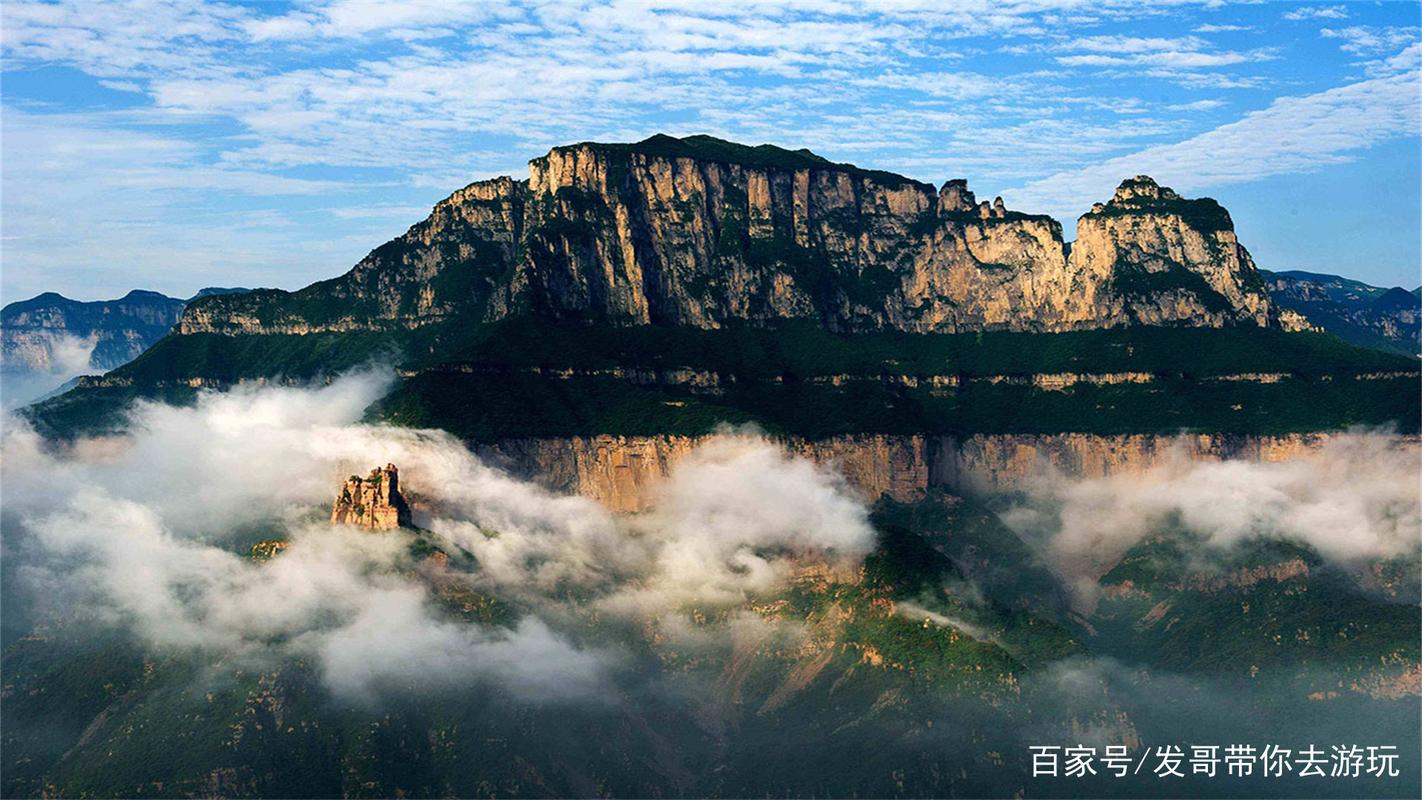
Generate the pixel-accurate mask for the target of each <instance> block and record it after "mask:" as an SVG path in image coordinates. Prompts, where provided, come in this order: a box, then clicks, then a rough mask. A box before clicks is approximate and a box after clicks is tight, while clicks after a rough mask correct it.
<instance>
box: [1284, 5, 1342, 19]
mask: <svg viewBox="0 0 1422 800" xmlns="http://www.w3.org/2000/svg"><path fill="white" fill-rule="evenodd" d="M1347 18H1348V9H1347V7H1346V6H1341V5H1339V6H1321V5H1312V6H1300V7H1298V8H1296V9H1294V10H1293V11H1289V12H1287V13H1285V14H1284V19H1287V20H1292V21H1295V22H1297V21H1299V20H1305V19H1347Z"/></svg>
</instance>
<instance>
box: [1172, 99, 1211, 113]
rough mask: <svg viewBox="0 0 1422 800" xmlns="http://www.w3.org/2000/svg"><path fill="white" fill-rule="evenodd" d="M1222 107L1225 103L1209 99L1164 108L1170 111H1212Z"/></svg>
mask: <svg viewBox="0 0 1422 800" xmlns="http://www.w3.org/2000/svg"><path fill="white" fill-rule="evenodd" d="M1224 105H1225V101H1223V100H1213V99H1211V100H1195V101H1193V102H1189V103H1176V104H1175V105H1170V106H1166V108H1167V109H1169V110H1170V111H1213V110H1214V109H1216V108H1223V107H1224Z"/></svg>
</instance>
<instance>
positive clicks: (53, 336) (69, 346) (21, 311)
mask: <svg viewBox="0 0 1422 800" xmlns="http://www.w3.org/2000/svg"><path fill="white" fill-rule="evenodd" d="M245 291H248V290H247V289H237V288H217V287H210V288H207V289H203V290H202V291H200V292H198V293H197V294H195V295H193V296H192V297H189V298H187V299H180V298H176V297H168V296H167V295H163V294H159V293H158V292H150V291H145V290H142V289H135V290H133V291H131V292H129V293H128V294H126V295H124V296H123V297H120V298H118V299H117V300H95V301H91V302H85V301H80V300H71V299H69V298H67V297H65V296H63V295H60V294H56V293H55V292H45V293H44V294H41V295H37V296H35V297H32V298H30V299H28V300H20V301H18V302H14V303H10V304H8V305H6V306H5V307H4V308H3V309H0V376H3V379H4V388H5V392H6V395H7V397H6V399H5V405H6V407H13V406H14V405H16V404H17V403H19V402H26V401H28V400H31V399H33V398H34V397H37V396H38V395H39V394H40V393H43V392H46V391H49V390H51V389H54V388H56V387H57V386H59V385H60V384H62V383H64V382H65V381H67V380H69V379H71V378H73V377H74V376H75V375H78V374H81V373H87V372H106V371H108V370H111V369H113V368H115V367H118V366H121V365H123V364H126V363H128V362H129V361H132V360H133V359H134V358H135V357H137V356H138V354H140V353H142V352H143V351H145V350H147V349H148V348H149V347H151V346H152V345H153V343H154V342H156V341H158V340H159V339H161V338H163V337H164V336H166V335H168V332H169V331H170V330H172V328H173V325H174V324H176V323H177V321H178V317H179V315H180V314H182V311H183V309H184V308H185V307H186V306H187V305H188V304H189V303H191V302H192V301H194V300H196V299H198V298H199V297H207V296H209V295H218V294H234V293H240V292H245Z"/></svg>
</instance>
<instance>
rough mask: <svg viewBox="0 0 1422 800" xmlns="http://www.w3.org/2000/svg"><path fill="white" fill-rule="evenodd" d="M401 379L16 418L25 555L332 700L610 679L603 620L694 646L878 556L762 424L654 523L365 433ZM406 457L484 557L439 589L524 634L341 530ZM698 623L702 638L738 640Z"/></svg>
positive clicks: (447, 539)
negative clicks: (739, 611) (283, 670)
mask: <svg viewBox="0 0 1422 800" xmlns="http://www.w3.org/2000/svg"><path fill="white" fill-rule="evenodd" d="M387 385H388V384H387V383H386V380H385V378H383V377H381V374H380V373H376V372H371V373H365V374H360V375H354V376H349V377H346V378H342V379H340V380H338V381H336V382H335V383H333V384H331V385H329V386H324V387H317V388H295V387H252V386H247V387H241V388H238V389H234V390H232V391H230V392H227V393H220V394H219V393H205V394H203V395H201V396H200V397H199V399H198V401H197V403H196V405H194V406H192V407H172V406H167V405H163V404H155V403H141V404H139V405H138V406H136V407H135V408H134V410H133V412H132V416H131V421H130V427H129V433H128V435H126V436H124V437H119V438H107V439H96V440H81V441H79V442H77V443H76V444H75V445H73V446H72V447H70V448H68V449H65V450H62V451H60V452H55V451H53V450H51V449H50V448H48V447H47V446H45V445H44V444H43V443H42V442H40V440H39V439H38V437H36V436H35V435H34V434H33V433H32V432H31V431H29V430H28V429H27V428H26V427H25V426H23V425H21V424H18V423H16V422H15V421H14V420H12V419H8V418H7V419H6V420H5V430H4V438H3V443H2V444H0V453H3V457H0V478H3V480H0V491H3V497H0V499H3V507H4V515H3V517H0V524H3V525H4V526H5V530H4V535H5V537H6V548H7V550H6V558H7V559H8V558H15V559H17V560H18V561H17V563H18V564H19V565H20V566H19V567H17V574H19V575H20V576H21V580H22V581H23V584H24V586H25V587H27V588H28V589H29V590H31V591H32V592H33V596H34V597H35V598H36V599H37V600H39V601H40V602H42V603H49V604H50V607H49V609H48V610H50V611H57V612H59V613H62V614H64V615H66V616H71V617H79V618H93V619H94V620H95V621H97V622H101V623H105V624H109V625H115V626H120V627H123V628H125V629H128V630H131V631H132V632H133V633H135V634H136V635H137V636H139V637H141V638H142V639H143V640H145V641H146V642H148V643H150V644H151V645H153V646H155V647H159V648H169V649H176V650H180V651H190V652H195V653H210V654H214V655H216V656H217V657H220V658H231V659H238V660H239V661H240V660H251V661H253V662H254V663H259V664H262V663H269V662H270V660H271V659H281V658H286V657H292V656H296V657H304V658H311V659H314V661H315V663H316V664H317V665H318V666H319V668H320V669H321V671H322V674H323V675H324V676H325V679H326V682H327V685H328V686H329V687H330V688H331V689H332V690H333V691H335V692H337V693H340V694H342V695H344V696H349V697H356V698H360V697H369V696H375V695H380V694H382V693H384V692H388V691H411V690H416V691H423V690H427V689H430V688H433V687H441V688H447V687H451V686H461V685H465V684H468V683H471V682H493V683H496V684H497V685H498V686H500V687H502V688H504V689H507V690H509V691H513V692H516V693H518V694H520V695H522V696H527V697H530V698H538V699H545V700H546V699H562V698H571V697H589V696H592V695H595V694H598V693H600V692H602V691H603V690H605V689H606V685H605V682H606V680H607V678H608V676H609V674H610V672H611V671H613V670H615V669H617V668H618V665H619V663H620V662H621V659H622V655H621V654H620V653H619V652H618V646H617V644H616V643H615V642H608V643H607V644H606V645H605V646H600V647H598V648H589V647H585V646H582V645H579V644H578V643H577V642H578V640H579V639H580V638H581V636H582V632H584V631H589V630H592V629H593V627H595V626H596V625H597V624H599V621H605V620H609V619H611V620H620V621H623V622H624V623H627V624H629V625H630V626H631V627H632V628H639V627H640V626H642V625H645V624H657V625H665V626H666V630H667V631H669V634H668V635H679V634H677V633H676V632H677V631H679V630H682V628H681V627H680V626H682V625H683V623H681V622H678V618H679V617H680V616H682V615H683V614H684V612H685V608H686V607H687V606H693V607H696V608H702V609H708V608H714V607H725V608H734V607H736V606H739V605H741V604H743V603H744V602H746V601H747V600H749V599H753V598H755V597H757V596H759V595H761V594H763V593H766V592H771V591H775V590H776V589H777V588H778V587H779V586H780V585H782V582H783V581H785V580H786V579H788V578H789V577H790V575H791V573H792V571H793V569H794V568H795V565H796V564H799V563H803V562H804V561H805V560H807V559H808V560H809V561H810V562H811V563H816V564H818V563H824V562H826V561H829V562H830V563H836V564H838V563H842V564H844V565H846V566H853V565H854V564H855V563H857V560H858V559H859V558H861V557H862V556H863V555H864V554H865V553H866V552H867V551H868V550H869V549H870V548H872V546H873V534H872V532H871V530H870V528H869V526H868V522H867V511H866V510H865V508H864V507H863V505H862V504H861V503H860V502H859V501H858V500H856V499H855V498H854V496H853V494H852V493H851V492H850V491H849V490H848V489H847V487H846V485H845V482H844V479H843V478H842V477H839V476H838V475H836V474H834V473H832V472H829V471H826V470H825V469H823V468H821V467H818V466H816V465H814V464H811V463H810V462H808V461H805V460H802V459H798V458H791V457H788V456H786V455H785V454H783V453H781V452H780V450H779V449H778V448H777V447H776V446H775V445H772V444H770V443H768V442H766V441H765V440H764V439H762V438H761V437H759V436H757V435H755V434H753V433H750V432H740V433H727V434H725V435H723V436H721V437H718V438H716V439H713V440H712V441H710V442H709V443H707V444H706V445H705V446H704V448H703V449H701V450H700V451H698V452H696V453H693V454H692V455H691V457H690V458H689V459H688V460H687V461H686V462H685V463H684V464H683V465H681V466H679V467H678V468H677V469H676V470H675V471H674V472H673V474H672V475H671V476H670V478H669V479H668V481H667V483H666V485H665V487H664V489H663V491H662V492H661V494H660V495H659V496H658V499H657V502H656V504H655V506H654V509H653V510H652V511H651V512H649V513H648V514H646V515H643V516H640V517H637V518H634V519H625V518H618V517H614V516H613V515H612V514H610V513H609V512H607V511H606V510H604V509H603V508H602V507H601V506H599V505H597V504H596V503H594V502H593V501H591V500H587V499H585V498H581V497H559V496H555V495H552V494H550V493H548V492H547V491H545V490H543V489H540V488H538V487H537V486H534V485H532V484H529V483H524V482H521V481H518V480H515V479H513V478H511V477H509V476H508V475H506V474H504V473H502V472H499V471H497V470H495V469H492V468H490V467H488V466H485V465H484V464H483V463H481V462H480V461H479V460H478V459H477V458H475V457H474V456H473V454H472V453H470V451H469V450H468V449H466V448H465V447H464V446H463V445H462V444H461V443H459V442H458V441H457V440H455V439H454V438H453V437H451V436H449V435H447V434H444V433H442V432H438V431H417V430H409V429H401V428H392V427H386V426H378V425H363V424H359V423H357V422H356V420H357V419H359V417H360V415H361V413H362V411H363V409H364V408H365V407H366V406H367V405H368V404H369V403H370V402H371V401H372V400H373V399H374V398H376V397H378V396H379V395H380V394H382V393H383V391H384V389H385V387H386V386H387ZM387 461H393V462H395V463H397V464H398V465H399V466H400V468H401V483H402V486H403V488H404V490H405V492H406V493H407V495H408V496H409V497H411V498H412V499H413V501H414V504H415V506H416V522H417V523H419V524H421V525H422V526H423V527H425V528H426V529H427V530H429V531H431V532H432V535H433V536H435V537H436V539H437V541H439V542H441V543H442V544H443V545H444V546H445V547H446V548H447V549H448V550H449V551H450V552H451V553H454V554H456V556H457V554H458V553H459V552H460V548H463V549H465V550H467V551H469V552H470V553H472V555H473V556H474V558H475V559H476V562H471V563H477V566H472V565H465V564H463V562H461V561H460V560H459V559H458V558H457V557H456V558H453V559H451V562H450V566H449V567H448V569H447V570H446V571H445V572H444V573H442V574H441V577H440V578H439V581H442V582H445V583H449V582H453V583H454V584H455V585H459V586H463V587H466V588H470V589H474V590H476V591H482V592H486V593H489V594H491V595H493V596H496V597H500V598H502V599H504V600H506V601H510V602H512V603H513V604H514V607H516V608H518V609H520V616H519V619H518V621H517V623H516V624H513V625H511V626H508V627H503V626H481V625H477V624H473V623H468V622H463V621H456V620H454V619H451V618H450V617H449V616H448V615H447V614H445V613H444V612H442V611H441V610H440V608H439V606H438V604H437V603H436V602H434V599H433V596H432V591H433V589H432V588H431V587H432V586H433V585H434V584H432V583H431V582H429V581H426V580H421V579H419V578H418V575H419V574H420V568H419V567H418V565H415V564H413V563H411V561H410V556H409V555H408V547H409V545H410V541H409V539H408V536H409V534H408V533H404V532H400V533H389V534H372V533H366V532H361V531H358V530H353V529H344V528H334V527H332V526H330V525H329V524H327V523H326V522H325V519H324V514H325V513H326V509H328V508H329V502H330V500H331V497H332V494H333V493H334V491H335V490H336V488H338V487H339V485H340V482H341V481H342V480H343V479H344V477H345V476H346V475H349V474H351V473H359V472H363V471H364V470H365V469H366V468H367V467H368V466H369V465H370V464H373V463H374V464H379V463H385V462H387ZM274 536H275V537H283V538H286V539H287V541H288V546H287V547H286V549H285V550H284V551H283V552H281V553H280V554H279V555H278V556H276V557H275V558H273V559H271V560H270V561H268V562H266V563H257V562H254V561H252V560H251V559H248V558H245V557H243V556H242V555H238V553H240V552H241V549H242V548H243V547H244V546H247V545H250V543H251V542H252V541H253V540H255V539H257V538H266V537H274ZM570 596H576V597H578V600H576V601H572V600H570V599H569V597H570ZM733 627H734V626H733ZM685 633H686V635H688V636H691V637H692V638H694V639H695V640H696V641H698V642H700V644H701V645H708V644H709V642H710V639H716V638H719V637H727V636H730V637H734V636H735V635H738V634H737V630H735V629H727V630H720V629H716V630H705V629H703V630H701V631H699V632H697V631H692V630H690V629H687V630H686V631H685ZM708 637H710V638H708ZM599 641H607V640H606V637H601V638H600V639H599Z"/></svg>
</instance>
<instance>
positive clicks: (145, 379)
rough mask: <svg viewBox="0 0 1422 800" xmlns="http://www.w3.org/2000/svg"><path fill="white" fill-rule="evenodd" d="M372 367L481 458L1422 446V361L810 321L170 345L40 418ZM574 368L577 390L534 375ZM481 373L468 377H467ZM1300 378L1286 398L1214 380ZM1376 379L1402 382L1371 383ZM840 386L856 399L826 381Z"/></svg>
mask: <svg viewBox="0 0 1422 800" xmlns="http://www.w3.org/2000/svg"><path fill="white" fill-rule="evenodd" d="M372 362H382V363H389V364H395V365H397V366H399V367H401V368H402V369H404V370H407V371H411V372H415V373H416V374H415V375H414V376H413V377H409V378H406V379H404V380H403V381H402V382H401V383H400V384H399V385H398V386H397V388H396V389H395V390H394V391H393V392H392V393H391V395H390V396H388V397H387V398H385V399H384V400H383V401H381V402H380V403H378V404H377V405H376V406H375V407H374V408H372V409H371V415H372V417H373V418H378V419H386V420H390V421H393V422H397V423H400V424H405V425H416V426H433V427H442V428H446V429H448V430H450V431H452V432H454V433H456V434H459V435H461V436H464V437H466V438H468V439H472V440H488V439H497V438H504V437H511V436H565V435H578V434H597V433H610V434H628V435H632V434H655V433H677V434H698V433H704V432H706V431H709V430H711V429H712V428H714V427H715V426H716V425H717V424H719V423H722V422H729V423H744V422H755V423H758V424H760V425H762V426H764V427H765V428H767V429H768V430H771V431H775V432H781V433H786V434H797V435H802V436H810V437H821V436H831V435H837V434H847V433H969V432H999V433H1055V432H1066V431H1083V432H1095V433H1103V434H1104V433H1151V432H1162V433H1169V432H1174V431H1180V430H1200V431H1210V432H1234V433H1283V432H1291V431H1311V430H1330V429H1337V428H1342V427H1347V426H1349V425H1360V424H1361V425H1381V424H1395V425H1396V426H1398V427H1399V428H1400V429H1402V430H1404V431H1415V430H1417V428H1418V417H1419V413H1420V411H1419V406H1422V403H1419V398H1418V392H1417V380H1418V365H1417V362H1416V360H1414V359H1410V358H1407V357H1403V356H1396V355H1392V354H1388V353H1382V352H1378V351H1374V350H1365V349H1361V348H1357V347H1353V346H1351V345H1348V344H1345V343H1344V342H1342V341H1340V340H1338V339H1335V338H1333V337H1330V336H1326V335H1321V334H1284V333H1279V332H1277V331H1265V330H1258V329H1253V328H1236V329H1225V330H1215V329H1187V328H1133V329H1129V330H1108V331H1084V332H1078V333H1060V334H1026V333H973V334H944V335H916V334H903V333H873V334H856V335H836V334H832V333H827V332H825V331H823V330H822V329H820V328H819V327H818V326H816V325H813V324H811V323H808V322H803V323H792V324H786V325H782V326H779V327H777V328H773V329H768V328H736V329H728V330H719V331H703V330H696V329H688V328H675V329H673V328H661V327H640V328H610V327H582V326H561V325H554V324H551V323H547V322H541V321H536V320H531V319H515V320H506V321H504V322H501V323H496V324H490V325H460V324H458V323H454V324H446V325H442V326H431V327H428V328H423V329H418V330H414V331H400V332H395V333H374V332H366V333H345V334H312V335H307V336H295V335H274V336H221V335H216V334H201V335H193V336H170V337H168V338H167V339H164V340H163V341H162V342H160V343H159V344H157V345H156V346H154V347H153V348H152V349H151V350H149V351H148V352H147V353H145V354H144V355H143V356H141V357H139V358H138V359H136V360H135V361H134V362H132V363H131V364H129V365H127V366H125V367H122V368H120V369H118V370H115V371H114V372H113V373H111V377H113V378H119V379H123V381H124V382H125V383H126V384H127V385H124V386H117V387H109V388H98V387H95V388H86V389H78V390H75V391H73V392H70V393H69V394H67V395H65V396H64V397H61V398H57V399H55V400H52V401H50V402H48V403H46V404H44V405H43V406H40V407H39V408H37V409H35V410H34V411H33V412H32V413H31V415H32V417H33V418H34V419H35V420H36V421H37V422H38V423H39V424H40V426H41V427H42V428H44V429H46V430H48V431H50V432H53V433H59V434H63V433H72V432H76V431H83V430H91V429H94V428H104V427H110V426H112V425H113V424H114V423H115V421H116V419H117V416H116V411H117V410H118V409H120V408H121V407H122V406H123V405H125V404H126V403H127V402H129V401H131V400H133V399H134V398H137V397H151V396H158V397H162V398H164V399H166V400H169V401H183V400H186V399H188V398H190V397H191V396H192V395H193V394H194V392H193V390H191V389H187V388H186V387H183V386H180V385H179V383H180V382H181V381H184V380H186V379H189V378H194V377H202V378H205V379H207V380H209V381H216V382H219V383H226V382H235V381H239V380H249V379H254V378H259V377H265V378H282V379H287V380H296V381H301V380H308V379H318V378H322V377H324V376H329V375H331V374H335V373H339V372H341V371H344V370H348V369H352V368H357V367H360V366H363V365H366V364H369V363H372ZM534 367H537V368H543V369H546V370H573V371H574V373H575V374H574V375H573V376H572V377H569V378H553V377H545V376H541V375H538V374H533V373H532V372H531V370H530V368H534ZM673 367H675V368H685V369H692V370H700V371H706V372H711V373H715V374H716V376H717V377H718V378H719V381H720V384H721V386H722V387H723V391H722V392H721V393H719V394H707V393H692V392H691V391H690V390H688V389H686V388H685V387H679V386H655V385H652V386H639V385H635V384H633V383H631V382H628V381H626V380H623V379H619V378H614V377H608V376H598V375H593V374H589V373H591V372H593V371H596V370H607V369H612V368H634V369H642V370H649V369H650V370H655V369H663V368H673ZM466 370H467V371H466ZM1128 371H1129V372H1148V373H1151V374H1153V375H1155V376H1157V377H1156V380H1154V381H1153V382H1151V383H1148V384H1117V385H1109V386H1094V385H1089V384H1077V385H1075V386H1073V387H1072V388H1070V389H1069V390H1067V391H1042V390H1038V389H1035V388H1033V387H1031V386H1014V385H1007V384H997V385H991V384H987V383H983V382H978V383H974V382H965V383H964V384H963V385H962V386H961V387H960V388H959V389H957V390H956V391H951V392H944V391H935V390H930V389H929V388H926V387H918V388H909V387H905V386H902V385H897V384H896V383H895V382H894V381H885V380H881V379H882V378H885V377H895V376H929V375H957V376H959V377H960V378H964V379H971V378H973V377H975V376H990V375H1014V376H1028V375H1032V374H1038V373H1062V372H1075V373H1111V372H1128ZM1238 373H1288V374H1289V375H1290V376H1291V377H1288V378H1286V379H1284V380H1281V381H1279V382H1277V383H1272V384H1263V383H1255V382H1225V381H1208V380H1203V379H1206V378H1209V377H1211V376H1218V375H1232V374H1238ZM1368 373H1402V374H1401V375H1400V376H1398V377H1392V378H1388V379H1381V380H1357V379H1355V377H1354V376H1356V375H1360V374H1368ZM830 375H846V376H850V377H851V378H859V379H858V380H850V381H848V382H846V383H845V384H844V385H842V386H830V385H826V384H824V383H819V382H815V380H814V379H815V378H817V377H821V376H830Z"/></svg>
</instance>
